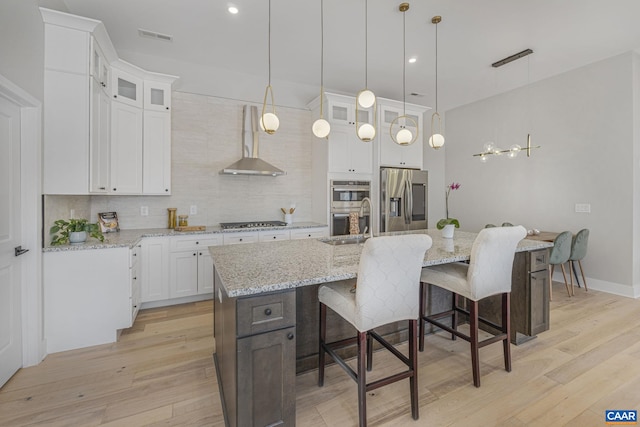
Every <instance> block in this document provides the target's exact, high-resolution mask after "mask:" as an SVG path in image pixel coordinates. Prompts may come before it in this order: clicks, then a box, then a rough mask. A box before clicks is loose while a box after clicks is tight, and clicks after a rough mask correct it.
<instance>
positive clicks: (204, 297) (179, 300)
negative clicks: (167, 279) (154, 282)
mask: <svg viewBox="0 0 640 427" xmlns="http://www.w3.org/2000/svg"><path fill="white" fill-rule="evenodd" d="M208 299H213V294H212V293H211V294H202V295H193V296H190V297H182V298H173V299H165V300H160V301H149V302H143V303H142V306H140V309H141V310H144V309H145V308H156V307H167V306H169V305H177V304H186V303H188V302H196V301H204V300H208Z"/></svg>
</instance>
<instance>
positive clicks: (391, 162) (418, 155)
mask: <svg viewBox="0 0 640 427" xmlns="http://www.w3.org/2000/svg"><path fill="white" fill-rule="evenodd" d="M402 114H403V110H402V109H399V108H393V107H388V106H385V107H383V108H382V109H381V111H380V165H381V166H392V167H402V168H414V169H422V165H423V162H422V157H423V146H424V144H423V140H424V136H425V135H424V134H423V133H424V132H425V130H424V129H423V127H422V125H421V123H422V119H421V114H420V113H416V112H414V111H410V110H407V111H406V115H407V116H408V117H409V118H411V119H413V121H411V120H406V121H405V120H403V119H400V120H399V122H396V123H395V124H394V127H393V130H394V131H396V132H397V131H398V130H400V129H401V128H406V129H409V130H410V131H411V132H412V134H413V135H416V132H418V136H417V139H416V141H415V142H414V143H413V144H411V145H398V144H396V143H395V142H393V139H392V138H391V130H392V129H391V124H392V123H393V120H395V119H396V118H397V117H399V116H401V115H402Z"/></svg>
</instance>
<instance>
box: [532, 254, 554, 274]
mask: <svg viewBox="0 0 640 427" xmlns="http://www.w3.org/2000/svg"><path fill="white" fill-rule="evenodd" d="M530 256H531V259H530V261H529V265H530V270H529V271H530V272H534V271H540V270H546V269H547V268H548V266H549V251H548V250H547V249H543V250H540V251H532V252H530Z"/></svg>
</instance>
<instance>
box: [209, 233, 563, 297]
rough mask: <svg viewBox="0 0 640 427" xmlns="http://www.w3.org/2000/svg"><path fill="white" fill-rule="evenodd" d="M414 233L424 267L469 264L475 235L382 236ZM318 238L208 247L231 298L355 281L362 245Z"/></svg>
mask: <svg viewBox="0 0 640 427" xmlns="http://www.w3.org/2000/svg"><path fill="white" fill-rule="evenodd" d="M417 233H419V234H428V235H429V236H431V238H432V239H433V245H432V247H431V248H430V249H429V250H428V251H427V254H426V255H425V258H424V262H423V264H422V265H423V266H424V267H427V266H430V265H437V264H446V263H449V262H455V261H465V260H468V259H469V257H470V254H471V246H472V244H473V241H474V240H475V237H476V235H477V233H469V232H464V231H458V230H456V232H455V237H454V239H443V238H442V233H441V231H440V230H435V229H428V230H413V231H408V232H397V233H382V234H381V235H397V234H417ZM349 238H351V239H353V238H355V237H352V236H337V237H332V238H331V240H338V239H349ZM322 240H328V239H305V240H289V241H280V242H263V243H253V244H246V245H232V246H211V247H209V252H210V253H211V255H212V257H213V263H214V266H215V268H216V271H217V273H218V274H219V276H220V279H221V281H222V286H224V288H225V290H226V291H227V295H228V296H229V297H232V298H235V297H239V296H246V295H254V294H260V293H263V292H273V291H279V290H285V289H292V288H297V287H300V286H307V285H313V284H318V283H326V282H333V281H337V280H345V279H352V278H354V277H356V273H357V271H358V263H359V261H360V253H361V251H362V246H363V243H358V244H347V245H330V244H327V243H323V242H322ZM551 246H553V243H551V242H540V241H534V240H527V239H523V240H522V241H520V243H519V244H518V248H517V249H516V251H517V252H522V251H532V250H537V249H544V248H548V247H551Z"/></svg>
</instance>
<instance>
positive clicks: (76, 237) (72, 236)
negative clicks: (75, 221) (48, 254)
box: [69, 231, 87, 245]
mask: <svg viewBox="0 0 640 427" xmlns="http://www.w3.org/2000/svg"><path fill="white" fill-rule="evenodd" d="M86 241H87V232H86V231H71V232H69V243H71V244H72V245H76V244H79V243H84V242H86Z"/></svg>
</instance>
